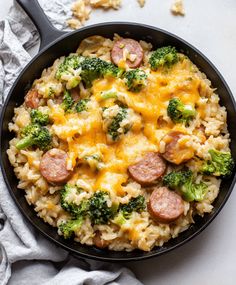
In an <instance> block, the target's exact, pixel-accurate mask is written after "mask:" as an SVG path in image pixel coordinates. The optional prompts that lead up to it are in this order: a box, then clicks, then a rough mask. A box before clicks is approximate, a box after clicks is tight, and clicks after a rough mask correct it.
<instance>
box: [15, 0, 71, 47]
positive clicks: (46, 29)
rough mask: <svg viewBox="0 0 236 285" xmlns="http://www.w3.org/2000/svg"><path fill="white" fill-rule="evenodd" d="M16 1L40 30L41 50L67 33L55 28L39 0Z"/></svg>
mask: <svg viewBox="0 0 236 285" xmlns="http://www.w3.org/2000/svg"><path fill="white" fill-rule="evenodd" d="M16 2H17V3H18V4H19V5H20V6H21V7H22V9H23V10H24V11H25V12H26V14H27V15H28V16H29V17H30V19H31V20H32V22H33V23H34V24H35V26H36V28H37V29H38V31H39V34H40V38H41V43H40V48H39V50H41V49H43V48H44V47H46V46H47V45H48V44H49V43H51V42H52V41H54V40H56V39H58V38H59V37H61V36H62V35H64V34H65V33H66V32H63V31H59V30H58V29H56V28H54V26H53V25H52V24H51V22H50V21H49V20H48V18H47V16H46V15H45V13H44V11H43V9H42V8H41V6H40V5H39V2H38V1H37V0H16Z"/></svg>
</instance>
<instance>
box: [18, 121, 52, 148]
mask: <svg viewBox="0 0 236 285" xmlns="http://www.w3.org/2000/svg"><path fill="white" fill-rule="evenodd" d="M21 137H22V139H21V140H20V141H19V142H18V143H17V144H16V147H17V148H18V149H24V148H27V147H30V146H33V145H34V146H37V147H38V148H40V149H42V150H45V149H48V148H49V147H50V145H51V142H52V138H51V135H50V133H49V131H48V129H47V128H45V127H42V126H40V125H39V124H30V125H28V126H26V127H25V128H23V130H22V132H21Z"/></svg>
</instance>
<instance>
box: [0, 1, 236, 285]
mask: <svg viewBox="0 0 236 285" xmlns="http://www.w3.org/2000/svg"><path fill="white" fill-rule="evenodd" d="M172 1H173V0H165V1H164V0H162V1H161V0H159V1H158V0H146V2H147V4H146V6H145V7H144V8H143V9H140V8H139V7H138V5H137V3H136V1H135V0H123V9H121V10H119V11H111V12H106V13H103V12H101V11H98V12H96V13H93V14H92V15H91V19H90V20H89V21H88V22H87V23H88V24H92V23H97V22H105V21H113V20H114V21H133V22H141V23H145V24H150V25H153V26H157V27H159V28H162V29H165V30H168V31H170V32H172V33H174V34H176V35H178V36H180V37H182V38H184V39H185V40H187V41H188V42H189V43H191V44H193V45H194V46H195V47H197V48H198V49H199V50H200V51H202V52H203V53H204V54H205V55H206V56H207V57H208V58H209V59H210V60H211V61H212V62H213V63H214V64H215V66H216V67H217V68H218V69H219V70H220V72H221V73H222V75H223V76H224V78H225V79H226V81H227V83H228V85H229V86H230V88H231V90H232V92H233V93H234V94H235V96H236V80H235V70H234V67H235V66H236V56H235V53H236V1H235V0H224V1H222V0H207V1H206V0H198V1H196V0H185V1H184V2H185V9H186V16H185V17H174V16H172V15H171V14H170V12H169V7H170V5H171V3H172ZM11 3H12V0H1V4H0V19H3V18H4V17H5V16H6V14H7V11H8V9H9V7H10V5H11ZM235 244H236V189H234V191H233V193H232V195H231V196H230V198H229V200H228V202H227V204H226V205H225V207H224V209H223V210H222V211H221V213H220V214H219V215H218V216H217V218H216V219H215V220H214V221H213V222H212V224H211V225H210V226H209V227H207V229H205V230H204V231H203V232H202V233H201V234H200V235H199V236H198V237H196V238H194V239H193V240H192V241H190V242H189V243H187V244H186V245H184V246H182V247H180V248H178V249H176V250H174V251H172V252H170V253H168V254H166V255H163V256H160V257H158V258H154V259H150V260H147V261H143V262H133V263H128V264H127V266H129V267H130V268H131V269H133V271H134V272H135V274H136V275H137V277H138V278H139V279H140V280H141V281H142V282H143V283H144V284H145V285H176V284H181V285H189V284H192V285H198V284H204V285H212V284H214V285H221V284H224V285H231V284H232V285H233V284H236V283H235V282H236V250H235ZM127 285H129V284H127Z"/></svg>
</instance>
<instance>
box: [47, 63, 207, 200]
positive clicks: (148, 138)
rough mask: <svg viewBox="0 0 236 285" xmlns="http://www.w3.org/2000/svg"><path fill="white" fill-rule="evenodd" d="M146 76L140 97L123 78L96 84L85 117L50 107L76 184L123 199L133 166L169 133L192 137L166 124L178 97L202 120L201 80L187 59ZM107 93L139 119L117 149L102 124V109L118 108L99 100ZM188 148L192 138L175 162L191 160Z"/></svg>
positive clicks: (181, 127) (181, 147)
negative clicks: (97, 165) (97, 163)
mask: <svg viewBox="0 0 236 285" xmlns="http://www.w3.org/2000/svg"><path fill="white" fill-rule="evenodd" d="M144 70H145V71H146V72H147V74H148V84H147V86H146V87H145V88H144V89H142V90H141V91H140V92H139V93H133V92H129V91H128V90H127V87H126V85H125V83H124V81H123V80H122V79H120V78H104V79H97V80H95V81H94V82H93V86H92V88H91V92H92V96H91V98H90V103H89V107H88V110H87V111H86V112H82V113H75V114H70V113H69V114H67V113H65V112H64V110H63V109H62V108H61V107H60V105H56V104H51V105H50V117H51V119H52V120H53V122H54V123H53V125H52V131H53V133H54V134H56V135H57V137H58V138H59V139H60V140H62V141H64V142H66V143H67V145H68V149H67V151H68V154H69V160H68V169H73V168H75V167H77V168H78V169H77V170H76V171H75V174H74V177H72V181H73V180H75V179H79V178H83V179H85V180H87V181H89V182H90V184H91V187H92V189H93V190H94V191H96V190H98V189H100V190H105V191H109V192H110V194H111V196H115V195H119V196H123V195H125V193H124V189H123V185H124V184H125V183H126V182H127V180H128V174H127V168H128V166H129V165H131V164H134V163H135V162H137V160H139V159H140V158H141V157H142V156H144V155H145V153H146V152H148V151H160V142H161V141H162V139H163V137H164V136H165V135H166V134H167V133H168V132H169V131H171V130H174V131H181V132H183V133H186V134H188V133H189V131H188V129H187V128H186V127H185V126H184V125H182V124H173V123H172V122H171V120H170V119H169V118H168V116H167V106H168V102H169V100H170V99H171V98H173V97H178V98H180V99H181V100H182V101H183V103H186V104H192V105H193V106H195V107H196V109H197V111H198V112H199V115H200V116H201V114H203V112H204V108H202V109H201V97H200V94H199V84H200V78H199V77H198V76H197V75H196V74H195V73H194V68H193V64H192V63H191V62H190V61H189V60H188V59H187V58H186V57H183V58H182V59H181V61H179V62H178V63H177V64H175V65H174V66H173V68H171V69H170V70H158V71H155V72H154V71H150V70H148V69H144ZM106 91H115V92H116V93H117V94H118V96H119V100H120V101H121V102H123V103H124V104H126V105H127V107H128V108H130V109H132V110H133V111H134V112H135V114H136V116H137V120H135V121H134V123H133V125H132V128H131V129H130V130H129V132H128V133H127V134H125V135H124V136H123V137H122V138H121V139H120V140H119V141H117V142H114V143H110V142H108V141H107V137H106V134H105V132H104V130H103V124H102V108H103V107H110V106H113V105H114V104H115V103H114V99H107V100H102V98H101V94H102V93H103V92H106ZM199 106H200V107H199ZM187 142H188V136H186V138H185V139H183V140H181V143H180V145H179V151H177V152H176V153H175V156H176V157H175V160H176V161H177V162H178V161H181V159H182V158H183V156H184V157H185V158H186V159H189V158H191V157H192V156H193V155H194V150H193V149H192V148H191V147H188V144H187ZM94 154H96V155H99V157H101V159H102V161H103V168H102V169H100V170H99V171H94V170H91V169H90V167H89V165H86V164H83V157H85V156H88V155H94Z"/></svg>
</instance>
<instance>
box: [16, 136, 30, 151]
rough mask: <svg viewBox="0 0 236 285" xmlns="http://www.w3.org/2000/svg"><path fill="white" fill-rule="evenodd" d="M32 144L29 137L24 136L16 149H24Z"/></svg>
mask: <svg viewBox="0 0 236 285" xmlns="http://www.w3.org/2000/svg"><path fill="white" fill-rule="evenodd" d="M33 144H34V141H33V139H32V137H31V136H26V137H24V138H23V139H21V140H19V141H18V143H17V144H16V148H17V149H24V148H26V147H29V146H31V145H33Z"/></svg>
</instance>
